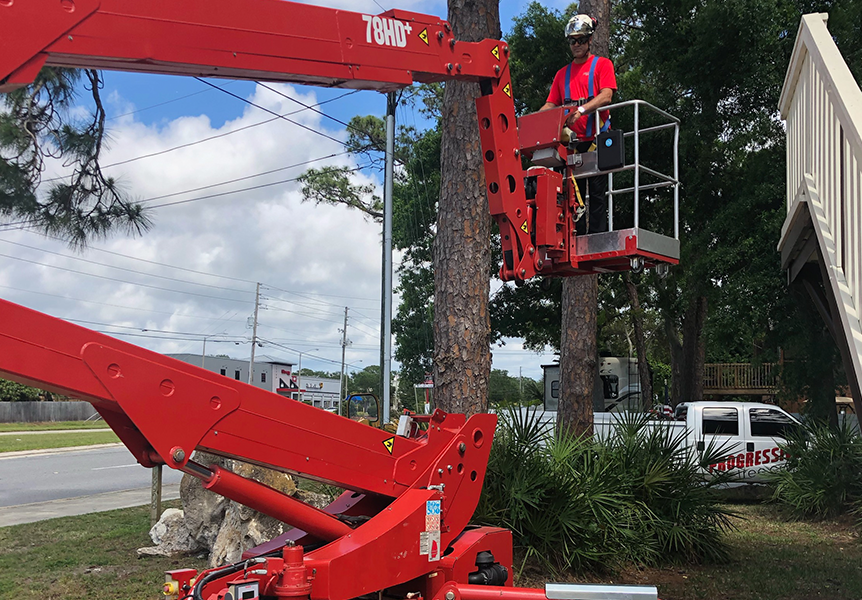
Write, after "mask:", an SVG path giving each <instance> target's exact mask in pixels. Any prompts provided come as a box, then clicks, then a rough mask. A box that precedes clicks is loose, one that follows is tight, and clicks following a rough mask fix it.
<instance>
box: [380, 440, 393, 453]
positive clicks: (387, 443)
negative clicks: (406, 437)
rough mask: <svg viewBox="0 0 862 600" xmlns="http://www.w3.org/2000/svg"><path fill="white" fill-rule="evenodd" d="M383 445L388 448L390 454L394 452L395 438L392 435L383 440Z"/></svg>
mask: <svg viewBox="0 0 862 600" xmlns="http://www.w3.org/2000/svg"><path fill="white" fill-rule="evenodd" d="M383 447H384V448H386V451H387V452H389V454H392V449H393V448H395V438H394V437H391V438H388V439H385V440H383Z"/></svg>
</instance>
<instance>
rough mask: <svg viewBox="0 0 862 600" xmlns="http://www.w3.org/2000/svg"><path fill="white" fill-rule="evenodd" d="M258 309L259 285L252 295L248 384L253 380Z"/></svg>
mask: <svg viewBox="0 0 862 600" xmlns="http://www.w3.org/2000/svg"><path fill="white" fill-rule="evenodd" d="M258 309H260V283H258V284H257V289H256V290H255V293H254V324H253V325H252V330H251V358H249V359H248V384H249V385H251V384H252V380H253V379H254V349H255V348H256V347H257V311H258Z"/></svg>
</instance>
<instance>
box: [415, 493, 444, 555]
mask: <svg viewBox="0 0 862 600" xmlns="http://www.w3.org/2000/svg"><path fill="white" fill-rule="evenodd" d="M440 508H441V501H440V500H428V501H427V502H425V531H423V532H421V533H420V534H419V554H420V555H427V556H428V562H432V561H436V560H440V513H441V510H440Z"/></svg>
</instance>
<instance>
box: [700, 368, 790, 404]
mask: <svg viewBox="0 0 862 600" xmlns="http://www.w3.org/2000/svg"><path fill="white" fill-rule="evenodd" d="M703 371H704V372H703V393H704V394H705V395H740V396H743V395H745V396H753V395H771V394H774V393H775V388H776V383H777V381H776V380H777V374H778V365H777V364H776V363H761V364H759V365H754V364H751V363H709V364H706V365H704V370H703Z"/></svg>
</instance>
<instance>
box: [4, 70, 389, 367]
mask: <svg viewBox="0 0 862 600" xmlns="http://www.w3.org/2000/svg"><path fill="white" fill-rule="evenodd" d="M276 89H278V90H279V91H282V92H284V93H286V94H287V95H289V96H292V97H295V98H297V99H299V100H301V101H302V102H305V103H310V104H313V103H315V102H316V100H315V96H314V93H313V92H311V93H303V92H300V91H299V90H297V89H296V88H294V87H293V86H287V85H281V86H276ZM250 99H251V100H252V101H253V102H254V103H255V104H259V105H261V106H264V107H266V108H268V109H270V110H272V111H274V112H277V113H279V114H281V113H285V112H289V111H292V110H295V109H296V108H297V107H296V105H295V104H293V103H290V102H289V101H288V100H286V99H285V98H282V97H280V96H278V95H276V94H274V93H272V92H270V91H269V90H266V89H263V88H260V87H258V88H257V89H256V90H255V92H254V95H253V97H252V98H250ZM115 100H116V101H117V102H122V99H121V98H116V99H115ZM266 117H267V115H266V114H265V113H263V112H262V111H260V110H258V109H256V108H253V107H251V106H249V107H247V108H246V110H245V111H244V112H243V114H242V115H241V116H240V117H238V118H237V119H234V120H232V121H228V122H226V123H225V124H224V125H223V126H222V127H220V128H218V129H215V128H213V127H212V126H211V124H210V122H209V119H208V118H207V117H206V116H205V115H201V116H187V117H182V118H179V119H175V120H173V121H170V122H167V123H164V124H161V125H158V126H150V127H148V126H145V125H143V124H141V123H140V122H138V121H136V120H135V118H134V116H127V117H123V118H122V119H119V120H117V121H115V122H114V123H113V127H112V129H111V140H112V141H111V144H110V147H109V148H108V149H107V150H106V152H105V154H104V159H103V163H105V164H112V163H115V162H120V161H126V160H129V159H132V158H134V157H136V156H140V155H143V154H151V153H156V152H162V151H164V150H166V149H168V148H172V147H176V146H179V145H183V144H189V143H191V142H195V141H197V140H200V139H204V138H208V137H212V136H214V135H218V134H223V133H227V132H231V131H235V130H237V129H239V128H242V127H245V126H247V125H249V124H252V123H256V122H258V121H261V120H263V119H264V118H266ZM291 118H292V119H293V120H295V121H296V122H298V123H300V124H301V125H304V126H305V127H307V128H309V129H314V130H318V131H321V132H324V133H326V134H327V135H328V136H331V137H332V138H335V139H336V140H339V139H344V138H345V136H346V134H345V131H344V130H343V129H331V128H330V123H328V122H324V119H323V118H322V117H321V116H320V115H318V114H316V113H314V112H312V111H303V112H301V113H298V114H296V115H294V116H293V117H291ZM338 127H339V128H340V126H338ZM340 152H342V148H341V146H340V144H338V143H337V142H336V141H333V140H331V139H327V138H326V137H323V136H320V135H317V134H315V133H313V132H312V131H309V130H308V129H303V128H302V127H299V126H297V125H294V124H291V123H288V122H285V121H275V122H273V123H270V124H268V125H264V126H261V127H256V128H253V129H250V130H248V131H242V132H239V133H236V134H234V135H229V136H226V137H222V138H218V139H214V140H212V141H209V142H205V143H201V144H197V145H194V146H190V147H187V148H183V149H180V150H176V151H173V152H168V153H164V154H161V155H158V156H154V157H151V158H147V159H143V160H137V161H133V162H129V163H128V164H125V165H121V166H118V167H114V168H111V169H108V172H109V173H110V174H111V175H114V176H118V177H119V178H120V179H121V181H122V182H123V185H124V186H125V187H126V189H127V190H129V192H130V193H131V194H132V195H133V196H134V197H135V198H138V199H141V200H147V199H148V198H153V197H156V196H161V195H164V194H172V193H174V192H177V191H182V190H189V189H194V188H198V187H202V186H207V185H211V184H213V183H218V182H222V181H228V180H231V179H235V178H240V177H247V176H248V175H250V174H254V173H260V172H264V171H269V170H274V169H279V168H281V167H284V166H287V165H293V164H297V163H302V162H305V161H308V160H310V159H314V158H318V157H322V156H327V155H331V154H337V153H340ZM324 164H342V165H349V166H353V163H352V162H351V160H350V159H349V158H348V157H339V158H336V159H328V160H325V161H320V162H319V163H315V165H316V166H320V165H324ZM54 168H56V165H54ZM306 168H307V167H306V166H302V167H298V168H294V169H289V170H284V171H280V172H277V173H272V174H270V175H266V176H263V177H259V178H253V179H248V180H245V181H240V182H236V183H234V184H229V185H225V186H220V187H216V188H212V189H207V190H202V191H199V192H192V193H189V194H184V195H178V196H172V197H169V198H163V199H160V200H154V201H151V202H146V204H148V205H157V204H163V203H169V202H176V201H180V200H185V199H188V198H196V197H199V196H205V195H209V194H213V193H220V192H224V191H229V190H236V189H241V188H247V187H250V186H254V185H261V184H265V183H270V182H276V181H281V180H284V179H290V178H294V177H296V176H298V175H300V174H301V173H302V172H303V171H304V170H305V169H306ZM356 179H357V181H358V182H359V183H363V184H364V183H373V182H374V180H373V179H371V178H369V177H367V176H365V175H362V174H358V175H357V176H356ZM152 216H153V220H154V222H155V225H154V227H153V229H152V230H151V231H150V232H148V233H146V234H145V235H144V236H143V237H140V238H128V237H124V236H121V235H118V236H116V237H113V238H111V239H109V240H107V241H105V242H97V243H95V244H93V246H92V248H91V249H89V250H86V251H84V252H82V253H80V254H75V253H74V252H71V251H70V250H69V249H68V248H67V247H66V246H64V245H63V244H62V243H60V242H57V241H54V240H48V239H44V238H42V237H41V236H37V235H34V234H33V233H31V232H20V231H18V232H7V233H4V234H3V236H2V239H4V240H8V241H12V242H18V243H21V244H26V245H28V246H32V247H36V248H39V249H42V250H49V251H52V252H57V253H60V254H63V255H71V257H69V256H58V255H54V254H46V253H44V252H42V251H39V250H31V249H28V248H24V247H21V246H13V245H11V244H8V243H0V253H3V254H6V255H9V256H14V257H16V258H17V259H28V260H31V261H35V262H36V263H41V264H34V263H27V262H22V261H21V260H15V259H12V258H0V261H2V262H0V285H4V286H7V289H5V290H3V297H4V298H6V299H9V300H12V301H14V302H18V303H21V304H25V305H27V306H31V307H33V308H36V309H37V310H41V311H44V312H47V313H49V314H53V315H56V316H60V317H64V318H71V319H81V320H87V321H91V322H94V323H106V324H115V325H125V326H127V327H132V328H136V329H138V330H140V329H148V330H151V331H150V332H141V331H135V330H134V329H129V330H125V331H126V332H127V333H137V334H142V335H153V336H159V335H160V334H158V333H153V330H164V331H179V332H189V333H197V334H207V333H214V332H221V331H228V332H229V333H230V334H231V335H232V336H245V337H248V336H249V335H250V332H249V331H248V330H247V329H246V318H247V317H248V316H249V315H251V313H252V311H253V302H254V282H256V281H260V282H263V283H264V284H266V285H267V286H270V287H271V288H281V289H283V290H286V291H279V290H276V289H264V291H263V292H262V293H263V294H264V295H265V297H266V298H267V299H266V300H265V301H263V302H262V304H263V305H264V306H265V307H266V308H265V309H263V310H261V312H260V323H261V326H260V335H261V337H264V338H266V339H269V340H274V341H276V342H279V340H285V341H284V344H283V345H285V346H288V347H291V348H296V349H297V350H306V349H308V347H309V345H310V344H312V345H313V346H314V347H321V350H320V351H319V352H316V353H315V354H316V355H318V356H322V357H326V358H330V359H332V360H336V361H337V360H340V348H339V346H338V341H339V339H340V334H339V333H338V331H337V330H338V328H339V326H340V323H341V319H342V315H343V308H342V307H343V306H345V305H349V306H351V307H352V308H354V309H356V310H361V311H362V312H364V313H366V314H370V315H375V314H376V308H375V307H376V306H377V304H378V301H377V298H378V297H379V294H380V290H379V283H378V281H379V277H380V227H379V225H377V224H375V223H372V222H369V221H368V220H366V219H365V218H363V216H362V215H361V214H360V213H359V212H357V211H351V210H348V209H346V208H344V207H333V206H315V205H313V204H310V203H303V202H301V193H300V189H299V186H298V184H297V183H295V182H292V183H286V184H280V185H275V186H271V187H265V188H262V189H257V190H249V191H245V192H241V193H237V194H231V195H226V196H223V197H218V198H210V199H205V200H200V201H197V202H188V203H185V204H179V205H175V206H165V207H163V208H158V209H154V210H153V213H152ZM97 249H102V250H107V251H110V252H116V253H120V254H124V255H129V256H134V257H138V258H141V259H144V260H147V261H153V262H156V263H162V264H164V265H175V266H179V267H183V268H185V269H190V270H193V271H201V272H204V273H214V274H219V275H223V276H227V277H232V278H236V279H239V280H242V281H232V280H230V279H219V278H214V277H208V276H205V275H199V274H195V273H191V272H188V271H181V270H176V269H170V268H167V267H165V266H160V265H154V264H149V263H145V262H140V261H133V260H129V259H126V258H123V257H120V256H116V255H112V254H107V253H104V252H100V251H99V250H97ZM74 257H77V258H82V259H85V260H88V261H93V262H92V263H87V262H82V261H79V260H75V258H74ZM94 263H95V264H94ZM49 265H53V266H56V267H61V268H60V269H55V268H51V266H49ZM112 267H120V268H112ZM64 269H74V270H76V271H82V272H85V273H89V274H90V275H84V274H79V273H72V272H70V271H69V270H64ZM93 275H99V276H102V277H108V278H112V279H114V280H116V281H112V280H106V279H99V278H96V277H93ZM124 282H129V283H124ZM134 283H142V284H146V285H147V286H151V287H142V286H140V285H134ZM195 284H205V285H195ZM207 286H215V287H207ZM10 287H11V288H17V289H8V288H10ZM24 290H29V292H27V291H24ZM32 292H39V293H41V295H40V294H36V293H32ZM291 292H293V293H295V294H301V295H292V294H291ZM45 294H52V295H45ZM64 298H66V299H64ZM69 298H76V299H77V300H71V299H69ZM356 325H357V327H349V328H348V331H349V334H350V338H351V339H352V340H353V342H354V344H353V346H352V347H351V348H350V349H349V350H348V362H355V361H359V360H362V361H363V364H376V363H377V362H378V361H377V360H376V357H377V350H376V345H377V343H378V342H377V340H376V338H375V335H376V325H375V324H374V323H369V322H367V319H366V320H365V321H360V320H359V317H358V315H357V322H356ZM90 326H91V327H93V328H94V329H102V330H108V329H110V330H114V331H117V332H121V331H123V330H120V329H116V328H107V327H104V326H100V325H90ZM360 326H361V327H362V330H360V329H359V327H360ZM118 337H121V338H123V339H127V340H128V341H132V342H133V343H137V344H139V345H142V346H145V347H149V348H152V349H155V350H158V351H162V352H171V351H179V350H188V351H196V349H197V348H198V347H199V346H200V343H198V342H190V341H180V340H160V339H155V338H149V337H139V338H135V337H129V336H123V335H120V336H118ZM167 337H183V338H192V339H193V338H195V337H196V336H185V335H179V334H177V335H173V336H167ZM279 343H281V342H279ZM212 344H213V345H212V346H210V348H212V349H213V351H215V352H218V351H222V352H224V351H226V352H227V353H229V354H232V355H236V356H247V355H248V348H249V346H248V344H243V345H241V346H239V347H236V346H233V344H231V345H230V348H229V349H228V346H225V345H216V342H215V341H213V342H212ZM226 349H227V350H226ZM266 352H267V353H269V354H273V355H280V356H282V357H284V358H285V359H288V360H295V359H296V358H297V355H296V353H295V352H290V351H287V350H284V349H281V348H277V347H271V348H270V349H268V350H266ZM304 359H305V360H304V365H305V366H308V367H312V368H319V369H326V370H337V368H338V366H337V365H335V364H332V363H325V362H320V361H318V362H315V361H314V359H313V358H311V357H309V356H305V357H304Z"/></svg>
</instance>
